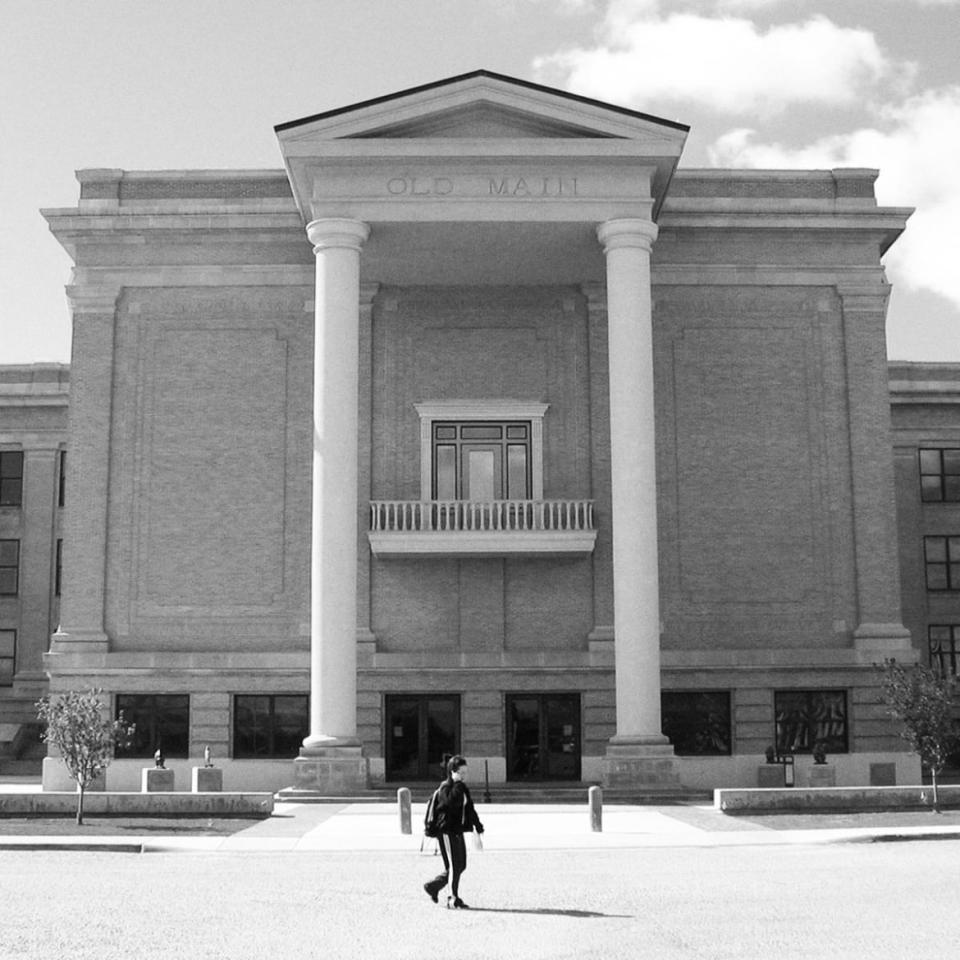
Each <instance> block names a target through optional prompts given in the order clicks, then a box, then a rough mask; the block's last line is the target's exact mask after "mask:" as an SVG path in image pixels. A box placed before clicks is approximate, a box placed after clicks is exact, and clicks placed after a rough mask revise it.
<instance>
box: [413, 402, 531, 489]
mask: <svg viewBox="0 0 960 960" xmlns="http://www.w3.org/2000/svg"><path fill="white" fill-rule="evenodd" d="M549 406H550V404H548V403H540V402H537V401H532V400H428V401H424V402H423V403H418V404H415V405H414V408H415V409H416V411H417V415H418V416H419V417H420V500H421V501H422V502H424V503H427V502H430V501H432V500H433V499H434V497H433V491H434V486H433V480H434V462H433V446H434V443H433V425H434V422H441V423H449V422H455V423H464V422H467V421H469V422H483V421H486V422H491V421H494V422H500V423H504V422H508V421H513V422H516V421H525V422H527V423H529V424H530V439H529V450H530V463H529V464H528V469H529V475H530V480H529V491H530V499H531V500H542V499H543V418H544V416H545V414H546V412H547V410H548V408H549Z"/></svg>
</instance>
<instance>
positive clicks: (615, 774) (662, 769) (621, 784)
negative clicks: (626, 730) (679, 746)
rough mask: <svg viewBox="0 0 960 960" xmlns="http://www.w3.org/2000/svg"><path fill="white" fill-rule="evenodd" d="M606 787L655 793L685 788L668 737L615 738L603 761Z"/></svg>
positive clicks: (608, 747)
mask: <svg viewBox="0 0 960 960" xmlns="http://www.w3.org/2000/svg"><path fill="white" fill-rule="evenodd" d="M603 785H604V787H607V788H610V789H629V790H644V791H647V790H648V791H650V792H652V793H655V792H657V791H661V790H662V791H664V792H671V791H676V790H680V789H682V785H681V783H680V765H679V762H678V760H677V756H676V754H675V753H674V752H673V747H672V746H671V745H670V742H669V741H668V740H667V739H666V737H633V738H626V737H624V738H617V737H614V738H613V739H612V740H610V742H609V743H608V744H607V755H606V756H605V757H604V758H603Z"/></svg>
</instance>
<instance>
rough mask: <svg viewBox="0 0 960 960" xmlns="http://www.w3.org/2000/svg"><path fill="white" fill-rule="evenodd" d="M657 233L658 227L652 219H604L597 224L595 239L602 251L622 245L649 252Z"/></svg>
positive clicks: (607, 251) (619, 247)
mask: <svg viewBox="0 0 960 960" xmlns="http://www.w3.org/2000/svg"><path fill="white" fill-rule="evenodd" d="M658 233H659V227H657V225H656V224H655V223H654V222H653V221H652V220H640V219H639V218H624V219H623V220H605V221H604V222H603V223H601V224H599V225H598V226H597V239H598V240H599V241H600V243H601V245H602V246H603V252H604V253H609V251H611V250H619V249H622V248H623V247H639V248H640V249H641V250H646V251H647V252H648V253H649V251H650V249H651V247H652V246H653V241H654V240H656V239H657V234H658Z"/></svg>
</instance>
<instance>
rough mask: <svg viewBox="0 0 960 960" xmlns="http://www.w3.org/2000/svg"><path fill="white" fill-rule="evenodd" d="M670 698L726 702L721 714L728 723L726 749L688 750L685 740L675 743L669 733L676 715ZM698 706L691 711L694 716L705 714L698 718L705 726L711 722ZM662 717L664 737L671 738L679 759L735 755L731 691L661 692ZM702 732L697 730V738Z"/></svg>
mask: <svg viewBox="0 0 960 960" xmlns="http://www.w3.org/2000/svg"><path fill="white" fill-rule="evenodd" d="M669 697H690V698H697V697H699V698H703V700H704V702H707V701H708V699H709V698H714V697H717V698H722V699H723V700H724V701H725V709H721V711H720V713H721V714H723V719H724V720H725V722H726V731H725V733H726V749H722V748H719V747H714V748H713V749H710V748H706V749H694V750H688V749H686V746H687V744H686V743H685V742H684V741H683V740H678V742H674V739H673V738H672V737H670V734H669V733H668V728H669V727H670V723H669V718H670V715H671V713H676V711H672V710H670V709H669V707H668V702H667V698H669ZM698 706H700V705H698V704H696V703H694V704H693V707H694V709H693V710H692V711H691V713H693V714H700V713H703V716H697V717H696V718H695V719H696V721H698V722H700V723H701V724H704V723H705V722H708V721H709V720H710V717H709V715H708V714H707V713H706V712H705V711H701V710H699V709H697V708H698ZM660 715H661V718H662V726H663V733H664V736H666V737H668V738H670V742H671V744H672V745H673V748H674V752H675V753H676V754H677V756H678V757H729V756H732V755H733V696H732V694H731V691H730V690H710V689H697V690H661V691H660ZM702 732H703V731H702V730H697V731H696V734H695V737H699V736H700V735H701V734H702Z"/></svg>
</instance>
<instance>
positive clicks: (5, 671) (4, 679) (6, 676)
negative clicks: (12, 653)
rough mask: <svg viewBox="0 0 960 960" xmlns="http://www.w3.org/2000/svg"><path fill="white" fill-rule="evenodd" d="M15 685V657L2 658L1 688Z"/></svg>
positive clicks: (0, 666) (0, 660)
mask: <svg viewBox="0 0 960 960" xmlns="http://www.w3.org/2000/svg"><path fill="white" fill-rule="evenodd" d="M12 684H13V657H0V686H4V687H9V686H11V685H12Z"/></svg>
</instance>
